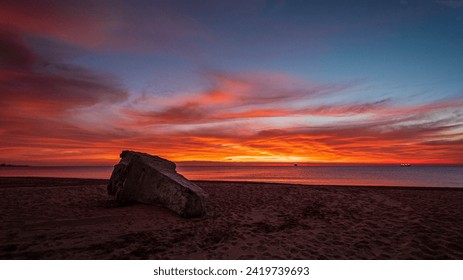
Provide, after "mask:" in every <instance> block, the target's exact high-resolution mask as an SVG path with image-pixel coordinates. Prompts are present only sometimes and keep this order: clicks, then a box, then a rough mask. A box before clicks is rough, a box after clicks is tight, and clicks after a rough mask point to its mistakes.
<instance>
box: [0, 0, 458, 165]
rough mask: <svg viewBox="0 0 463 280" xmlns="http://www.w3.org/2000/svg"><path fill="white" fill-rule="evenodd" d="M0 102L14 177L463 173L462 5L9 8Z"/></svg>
mask: <svg viewBox="0 0 463 280" xmlns="http://www.w3.org/2000/svg"><path fill="white" fill-rule="evenodd" d="M0 99H1V102H0V163H2V162H5V163H10V164H30V165H111V164H114V163H116V162H117V160H118V157H119V154H120V152H121V151H122V150H125V149H130V150H136V151H143V152H147V153H151V154H154V155H158V156H161V157H164V158H167V159H170V160H173V161H176V162H193V161H199V162H202V161H214V162H226V163H230V162H307V163H334V164H336V163H367V164H369V163H391V164H396V163H432V164H463V0H429V1H425V0H421V1H412V0H410V1H408V0H407V1H406V0H401V1H394V0H388V1H371V0H370V1H358V0H353V1H321V0H320V1H312V0H305V1H284V0H281V1H279V0H272V1H270V0H269V1H266V0H245V1H241V0H236V1H213V0H210V1H209V0H208V1H176V0H173V1H121V0H114V1H89V0H81V1H67V0H59V1H50V0H43V1H29V0H22V1H17V0H16V1H8V0H6V1H5V0H2V1H0Z"/></svg>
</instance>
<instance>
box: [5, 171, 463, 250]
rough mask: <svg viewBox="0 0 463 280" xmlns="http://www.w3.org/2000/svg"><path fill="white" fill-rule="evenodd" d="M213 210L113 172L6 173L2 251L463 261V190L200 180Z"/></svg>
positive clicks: (200, 184) (209, 205)
mask: <svg viewBox="0 0 463 280" xmlns="http://www.w3.org/2000/svg"><path fill="white" fill-rule="evenodd" d="M196 183H197V184H198V185H199V186H200V187H202V188H203V189H204V190H205V191H206V192H208V194H209V200H208V206H207V211H208V214H207V215H206V216H205V217H203V218H195V219H184V218H181V217H179V216H177V215H176V214H175V213H172V212H170V211H169V210H165V209H163V208H161V207H159V206H156V205H143V204H132V205H129V206H124V207H119V206H117V205H115V203H114V202H113V201H112V198H111V197H109V196H108V195H107V191H106V184H107V180H96V179H56V178H6V177H2V178H0V207H1V209H0V213H1V215H0V222H1V225H2V226H1V229H0V258H1V259H463V219H462V217H463V203H462V201H463V189H446V188H441V189H437V188H393V187H339V186H338V187H334V186H304V185H287V184H266V183H243V182H214V181H196Z"/></svg>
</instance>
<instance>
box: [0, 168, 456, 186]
mask: <svg viewBox="0 0 463 280" xmlns="http://www.w3.org/2000/svg"><path fill="white" fill-rule="evenodd" d="M112 169H113V167H112V166H59V167H56V166H53V167H45V166H41V167H1V168H0V177H5V176H9V177H17V176H21V177H23V176H34V177H64V178H95V179H109V177H110V176H111V172H112ZM177 172H179V173H180V174H182V175H183V176H185V177H186V178H188V179H190V180H216V181H244V182H269V183H290V184H306V185H340V186H390V187H400V186H404V187H451V188H462V187H463V166H462V165H413V166H409V167H401V166H400V165H397V166H395V165H394V166H382V165H381V166H178V167H177ZM0 180H1V178H0Z"/></svg>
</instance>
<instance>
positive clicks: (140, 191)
mask: <svg viewBox="0 0 463 280" xmlns="http://www.w3.org/2000/svg"><path fill="white" fill-rule="evenodd" d="M120 157H121V160H120V162H119V163H118V164H116V165H115V166H114V170H113V173H112V174H111V179H110V180H109V184H108V194H109V195H112V196H114V198H115V200H116V201H117V202H118V203H120V204H126V203H127V202H131V201H137V202H141V203H146V204H159V205H162V206H164V207H166V208H168V209H170V210H172V211H174V212H176V213H177V214H179V215H180V216H182V217H186V218H191V217H199V216H202V215H204V214H205V212H206V198H207V194H206V192H204V191H203V190H202V189H201V188H200V187H198V186H197V185H195V184H194V183H193V182H190V181H189V180H187V179H186V178H185V177H183V176H182V175H180V174H178V173H177V171H176V170H175V168H176V165H175V163H173V162H171V161H168V160H166V159H163V158H160V157H158V156H152V155H149V154H146V153H139V152H133V151H123V152H122V153H121V155H120Z"/></svg>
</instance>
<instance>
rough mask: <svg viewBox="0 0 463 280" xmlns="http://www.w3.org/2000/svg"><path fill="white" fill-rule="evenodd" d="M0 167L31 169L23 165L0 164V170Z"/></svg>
mask: <svg viewBox="0 0 463 280" xmlns="http://www.w3.org/2000/svg"><path fill="white" fill-rule="evenodd" d="M1 167H32V166H31V165H23V164H6V163H2V164H0V168H1Z"/></svg>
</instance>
